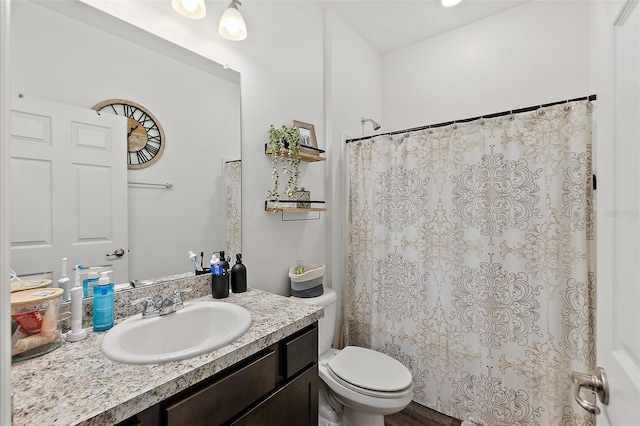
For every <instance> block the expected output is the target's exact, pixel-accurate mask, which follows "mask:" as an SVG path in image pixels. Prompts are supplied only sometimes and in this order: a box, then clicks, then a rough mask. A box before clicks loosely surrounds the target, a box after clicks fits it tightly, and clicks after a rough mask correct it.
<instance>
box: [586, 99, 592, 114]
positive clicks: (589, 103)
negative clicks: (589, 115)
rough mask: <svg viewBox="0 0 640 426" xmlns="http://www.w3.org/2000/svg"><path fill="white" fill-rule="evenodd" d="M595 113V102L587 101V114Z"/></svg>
mask: <svg viewBox="0 0 640 426" xmlns="http://www.w3.org/2000/svg"><path fill="white" fill-rule="evenodd" d="M591 111H593V102H591V99H589V100H588V101H587V112H591Z"/></svg>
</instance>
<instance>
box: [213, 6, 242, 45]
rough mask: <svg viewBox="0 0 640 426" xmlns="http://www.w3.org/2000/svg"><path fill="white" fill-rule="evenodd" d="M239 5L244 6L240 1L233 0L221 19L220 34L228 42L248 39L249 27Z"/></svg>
mask: <svg viewBox="0 0 640 426" xmlns="http://www.w3.org/2000/svg"><path fill="white" fill-rule="evenodd" d="M239 5H242V3H240V1H239V0H231V3H229V7H227V10H225V11H224V13H223V14H222V17H221V18H220V26H219V27H218V32H219V33H220V35H221V36H222V37H224V38H226V39H227V40H233V41H242V40H244V39H245V38H247V26H246V25H245V23H244V19H243V18H242V15H241V14H240V11H239V10H238V6H239Z"/></svg>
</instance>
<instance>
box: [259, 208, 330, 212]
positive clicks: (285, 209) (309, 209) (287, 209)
mask: <svg viewBox="0 0 640 426" xmlns="http://www.w3.org/2000/svg"><path fill="white" fill-rule="evenodd" d="M264 209H265V210H266V211H268V212H284V213H305V212H326V211H327V209H326V208H324V207H311V208H307V209H299V208H293V207H265V208H264Z"/></svg>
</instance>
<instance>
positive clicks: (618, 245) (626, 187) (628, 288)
mask: <svg viewBox="0 0 640 426" xmlns="http://www.w3.org/2000/svg"><path fill="white" fill-rule="evenodd" d="M621 4H622V3H620V2H618V3H617V4H615V5H614V4H613V3H610V5H609V6H607V7H608V8H609V9H608V10H606V9H601V10H603V13H604V12H610V13H605V15H608V16H605V18H606V19H607V22H608V26H609V28H608V31H609V33H608V35H607V36H606V37H605V38H607V40H606V43H607V44H608V46H607V47H606V50H607V51H608V54H607V55H605V56H604V57H603V58H602V61H603V62H606V64H607V65H606V66H607V67H608V71H605V72H604V74H605V78H604V79H601V81H600V83H601V84H600V85H599V86H600V87H599V89H598V91H599V93H598V105H597V108H598V109H602V111H600V112H599V113H598V114H597V117H598V119H597V121H596V131H597V139H596V146H597V149H596V164H597V168H596V173H597V177H598V191H597V206H598V207H597V214H598V218H597V220H598V225H597V226H598V235H597V241H598V271H597V275H598V278H597V323H598V330H597V339H598V364H599V365H600V366H602V367H603V368H604V370H605V372H606V376H607V382H608V384H609V398H610V400H609V405H608V406H602V405H601V408H602V409H603V411H604V413H605V415H604V416H602V415H601V416H598V418H597V419H598V423H599V424H602V425H604V424H607V423H608V424H610V425H612V426H634V425H640V5H639V4H638V2H637V1H635V0H634V1H628V2H626V4H624V5H623V6H621ZM605 69H607V68H605ZM601 89H602V92H600V90H601ZM601 95H602V96H601Z"/></svg>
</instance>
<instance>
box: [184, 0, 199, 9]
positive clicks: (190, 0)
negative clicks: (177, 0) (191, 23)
mask: <svg viewBox="0 0 640 426" xmlns="http://www.w3.org/2000/svg"><path fill="white" fill-rule="evenodd" d="M182 7H183V8H184V10H186V11H187V12H195V11H196V9H197V8H198V0H182Z"/></svg>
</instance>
